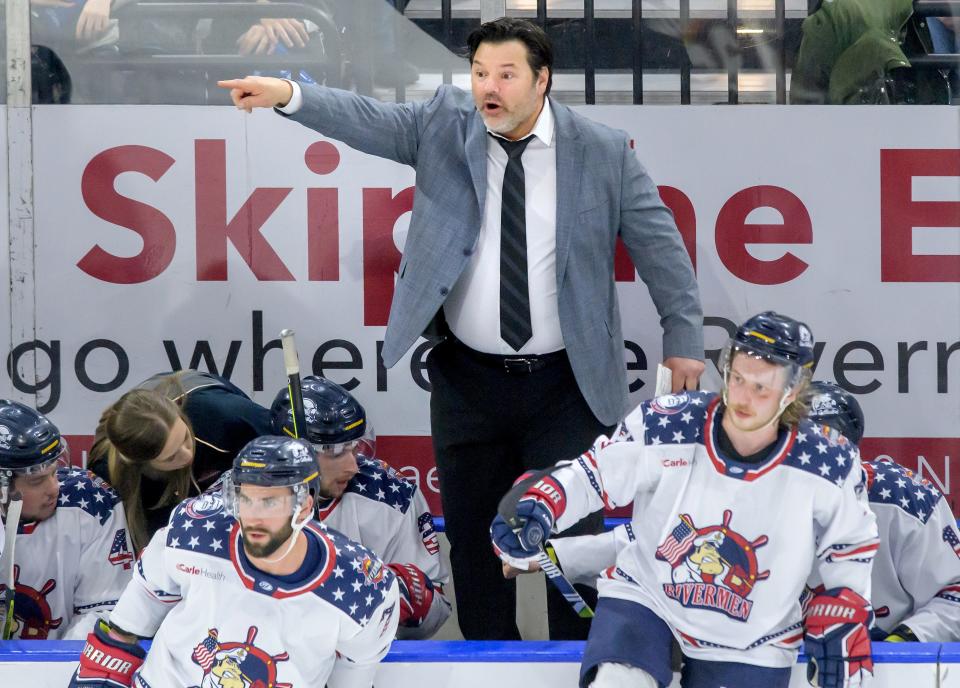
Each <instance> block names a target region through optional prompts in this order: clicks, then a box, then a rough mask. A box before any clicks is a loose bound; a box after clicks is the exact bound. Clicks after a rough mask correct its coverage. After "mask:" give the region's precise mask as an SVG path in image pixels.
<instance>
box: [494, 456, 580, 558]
mask: <svg viewBox="0 0 960 688" xmlns="http://www.w3.org/2000/svg"><path fill="white" fill-rule="evenodd" d="M530 477H531V476H530V475H529V474H527V475H523V476H520V478H519V479H518V480H517V483H516V484H517V485H520V484H521V483H523V482H524V481H527V480H528V479H529V478H530ZM508 496H509V493H508ZM566 502H567V499H566V494H565V493H564V491H563V487H562V486H561V485H560V483H558V482H557V481H556V480H554V479H553V478H552V477H550V476H549V475H542V476H540V477H538V478H536V479H535V480H533V481H530V483H529V484H528V485H527V486H526V488H525V489H524V491H523V492H522V493H520V495H519V498H518V499H517V502H516V508H515V509H514V510H512V511H513V512H514V513H512V514H511V518H510V521H508V520H507V519H505V518H504V517H503V516H501V515H500V514H497V516H496V517H495V518H494V519H493V523H492V524H490V539H491V540H492V541H493V546H494V551H496V552H497V555H498V556H500V553H501V552H503V553H504V554H506V555H507V556H509V557H513V558H515V559H527V558H530V557H532V556H534V555H536V554H537V553H538V552H539V551H540V549H541V547H542V546H543V543H544V541H545V540H546V539H547V537H548V536H549V535H550V531H551V530H552V529H553V524H554V523H555V522H556V520H557V517H558V516H559V515H560V514H562V513H563V510H564V508H565V507H566ZM500 507H501V508H500V512H501V513H503V512H504V511H505V505H504V503H503V502H501V503H500ZM506 510H507V511H511V510H510V509H506Z"/></svg>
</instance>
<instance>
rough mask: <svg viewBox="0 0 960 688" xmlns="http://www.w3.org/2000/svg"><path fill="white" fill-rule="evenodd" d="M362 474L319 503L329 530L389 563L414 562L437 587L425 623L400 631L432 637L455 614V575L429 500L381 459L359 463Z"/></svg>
mask: <svg viewBox="0 0 960 688" xmlns="http://www.w3.org/2000/svg"><path fill="white" fill-rule="evenodd" d="M359 469H360V470H359V472H358V473H357V474H356V475H355V476H354V477H353V478H352V479H351V480H350V482H349V483H348V484H347V489H346V491H345V492H344V493H343V496H341V497H339V498H337V499H334V500H330V501H328V502H327V503H325V504H324V503H321V504H319V505H318V514H319V517H320V519H321V520H322V521H323V522H324V523H325V524H326V525H328V526H329V527H331V528H333V529H335V530H337V531H339V532H341V533H343V534H344V535H346V536H347V537H349V538H350V539H352V540H356V541H357V542H359V543H360V544H362V545H363V546H364V547H367V548H369V549H371V550H373V551H374V552H376V554H377V556H379V557H380V558H381V559H383V561H384V562H386V563H388V564H413V565H414V566H416V567H417V568H418V569H420V570H421V571H423V572H424V574H426V576H427V578H429V579H430V580H431V581H432V582H433V584H434V586H435V588H436V592H435V593H434V597H433V604H432V605H431V607H430V612H429V613H428V614H427V616H426V618H425V619H424V620H423V623H422V624H420V625H419V626H417V627H415V628H414V627H403V626H401V627H400V628H399V629H398V630H397V637H398V638H400V639H422V638H429V637H430V636H432V635H433V634H434V633H436V631H437V629H439V628H440V627H441V626H442V625H443V623H444V622H445V621H446V620H447V617H449V616H450V612H451V606H450V602H449V601H448V600H447V598H446V596H445V595H444V594H443V586H444V585H446V583H447V582H449V580H450V574H449V572H448V571H447V568H446V566H445V565H444V563H443V561H442V560H441V558H440V543H439V542H438V540H437V533H436V530H434V527H433V516H432V515H431V513H430V508H429V507H428V506H427V500H426V498H425V497H424V496H423V493H422V492H421V491H420V490H419V489H418V488H417V486H416V485H415V484H414V483H412V482H410V481H408V480H405V479H404V478H403V477H402V476H400V475H399V474H398V473H396V471H394V470H393V469H391V468H390V467H389V466H387V465H386V464H384V463H383V462H381V461H378V460H376V459H372V460H371V459H365V460H363V461H360V462H359Z"/></svg>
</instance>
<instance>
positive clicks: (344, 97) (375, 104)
mask: <svg viewBox="0 0 960 688" xmlns="http://www.w3.org/2000/svg"><path fill="white" fill-rule="evenodd" d="M297 83H298V84H299V86H300V89H301V92H302V94H303V105H302V106H301V108H300V109H299V110H297V112H295V113H293V114H292V115H284V114H283V113H279V114H281V115H283V116H284V117H289V118H290V119H292V120H293V121H294V122H299V123H300V124H302V125H304V126H305V127H309V128H310V129H313V130H314V131H318V132H320V133H321V134H323V135H324V136H328V137H330V138H333V139H336V140H338V141H343V142H344V143H345V144H347V145H348V146H350V147H351V148H356V149H357V150H358V151H362V152H364V153H368V154H370V155H376V156H377V157H381V158H387V159H388V160H393V161H395V162H399V163H401V164H404V165H410V166H412V167H415V166H416V164H417V151H418V150H419V147H420V138H421V135H422V134H423V130H424V127H425V125H426V122H427V120H428V119H429V118H430V116H431V115H432V114H433V113H434V112H435V111H436V110H437V109H438V108H439V107H441V105H442V104H443V100H444V97H443V94H444V91H445V89H444V88H443V87H441V88H440V89H438V90H437V92H436V93H435V94H434V96H433V98H432V99H431V100H429V101H427V102H417V103H402V104H398V103H384V102H381V101H379V100H376V99H374V98H370V97H368V96H362V95H359V94H356V93H352V92H350V91H343V90H340V89H336V88H329V87H327V86H318V85H317V84H307V83H303V82H297ZM278 112H279V111H278Z"/></svg>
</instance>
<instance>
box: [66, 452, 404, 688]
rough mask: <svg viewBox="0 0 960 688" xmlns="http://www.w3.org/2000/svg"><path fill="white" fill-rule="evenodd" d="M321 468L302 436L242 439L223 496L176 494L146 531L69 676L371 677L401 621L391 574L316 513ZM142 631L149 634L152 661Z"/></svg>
mask: <svg viewBox="0 0 960 688" xmlns="http://www.w3.org/2000/svg"><path fill="white" fill-rule="evenodd" d="M316 478H317V466H316V458H315V456H314V454H313V450H312V449H311V448H310V445H309V444H307V443H306V442H305V441H303V440H295V439H290V438H285V437H272V436H265V437H259V438H257V439H255V440H253V441H252V442H250V443H249V444H247V445H246V447H244V448H243V449H242V450H241V451H240V453H239V454H238V455H237V458H236V459H235V460H234V462H233V469H232V471H231V472H230V474H229V475H227V476H225V477H224V479H223V481H222V482H221V485H222V492H207V493H205V494H203V495H200V496H199V497H197V498H194V499H190V500H187V501H186V502H183V503H182V504H180V505H179V506H178V507H177V508H176V509H175V510H174V512H173V514H172V515H171V518H170V524H169V525H168V526H167V527H165V528H163V529H162V530H160V531H158V532H157V534H156V535H155V536H154V537H153V539H152V540H151V541H150V544H149V545H148V546H147V549H146V550H145V551H144V553H143V555H142V557H141V558H140V559H139V560H138V561H137V571H136V573H135V574H134V578H133V581H131V583H130V585H129V586H128V587H127V589H126V590H125V591H124V593H123V596H122V597H121V598H120V601H119V603H118V604H117V607H116V609H114V611H113V613H112V614H111V615H110V623H109V626H108V625H107V624H106V623H102V624H100V625H98V626H97V628H96V629H95V631H94V633H92V634H90V636H89V637H88V639H87V646H86V647H85V648H84V650H83V654H82V656H81V658H80V666H79V667H78V669H77V671H76V673H75V674H74V677H73V680H72V682H71V686H85V687H89V686H102V687H107V686H109V687H111V688H113V687H115V686H130V685H135V686H137V688H151V687H153V688H166V687H167V686H189V687H190V688H198V687H202V688H213V687H215V686H219V687H222V688H226V687H228V686H229V687H232V686H238V687H239V686H244V687H247V688H250V687H254V686H263V687H272V686H275V687H276V688H283V687H287V688H289V687H291V686H324V685H326V686H329V687H330V688H342V687H348V688H354V687H360V686H370V685H372V682H373V677H374V674H375V672H376V669H377V665H378V663H379V661H380V660H381V659H382V658H383V656H384V655H385V654H386V653H387V650H388V649H389V647H390V643H391V641H392V640H393V637H394V634H395V632H396V626H397V619H398V618H399V613H398V610H397V606H398V593H397V585H396V583H395V577H394V575H393V573H392V572H391V571H390V570H389V569H387V568H386V567H385V566H384V565H383V564H382V562H381V561H380V560H379V559H378V558H377V557H376V555H374V554H373V553H372V552H370V551H369V550H367V549H366V548H364V547H361V546H360V545H357V544H356V543H354V542H352V541H351V540H349V539H347V538H346V537H344V536H343V535H341V534H340V533H337V532H335V531H334V530H332V529H328V528H327V527H326V526H324V525H323V524H322V523H320V522H319V521H317V520H315V519H313V518H312V516H311V514H312V510H313V506H314V504H313V503H314V497H315V488H316ZM221 495H222V498H221ZM304 619H310V620H311V623H309V624H305V623H303V620H304ZM140 637H153V644H152V647H151V649H150V653H149V654H148V655H146V657H145V655H144V651H143V650H142V649H141V648H140V646H139V645H137V639H138V638H140Z"/></svg>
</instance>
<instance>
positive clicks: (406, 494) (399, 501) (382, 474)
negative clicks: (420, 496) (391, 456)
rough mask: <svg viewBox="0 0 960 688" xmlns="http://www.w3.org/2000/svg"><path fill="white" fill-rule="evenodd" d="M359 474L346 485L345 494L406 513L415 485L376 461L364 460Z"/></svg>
mask: <svg viewBox="0 0 960 688" xmlns="http://www.w3.org/2000/svg"><path fill="white" fill-rule="evenodd" d="M359 468H360V470H359V472H358V473H357V474H356V475H355V476H353V478H352V479H351V480H350V482H349V483H348V484H347V490H346V491H347V492H351V493H353V494H356V495H359V496H360V497H364V498H366V499H369V500H371V501H374V502H380V503H381V504H383V505H384V506H389V507H391V508H393V509H396V510H397V511H399V512H400V513H403V514H405V513H407V509H409V508H410V504H412V503H413V495H414V493H415V492H416V491H417V487H416V485H414V484H413V483H411V482H410V481H408V480H406V479H404V478H403V477H402V476H401V475H400V474H399V473H397V472H396V471H395V470H393V469H392V468H390V467H389V466H388V465H387V464H385V463H384V462H383V461H380V460H378V459H364V460H363V461H361V462H360V464H359Z"/></svg>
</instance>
